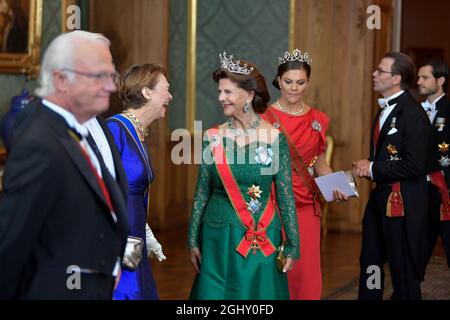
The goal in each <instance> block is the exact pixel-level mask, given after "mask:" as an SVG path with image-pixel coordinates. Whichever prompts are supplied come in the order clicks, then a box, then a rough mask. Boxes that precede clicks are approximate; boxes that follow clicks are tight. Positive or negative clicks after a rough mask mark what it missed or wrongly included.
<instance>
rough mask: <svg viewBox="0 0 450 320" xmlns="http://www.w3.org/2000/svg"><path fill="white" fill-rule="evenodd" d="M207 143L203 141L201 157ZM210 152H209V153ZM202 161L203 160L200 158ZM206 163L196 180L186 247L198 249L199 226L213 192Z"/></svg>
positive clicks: (203, 164) (208, 165)
mask: <svg viewBox="0 0 450 320" xmlns="http://www.w3.org/2000/svg"><path fill="white" fill-rule="evenodd" d="M208 146H209V141H208V140H204V141H203V147H202V155H203V154H204V153H205V152H207V150H208V149H209V148H208ZM209 152H210V151H209ZM202 159H203V158H202ZM210 166H211V164H208V163H207V162H206V161H204V160H203V161H202V164H201V165H200V170H199V172H198V178H197V188H196V189H195V194H194V201H193V203H192V210H191V218H190V220H189V230H188V247H189V248H195V247H199V236H200V224H201V220H202V215H203V213H204V211H205V207H206V205H207V204H208V201H209V199H210V198H211V195H212V191H213V177H212V174H211V171H210V170H209V167H210Z"/></svg>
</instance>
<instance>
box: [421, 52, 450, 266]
mask: <svg viewBox="0 0 450 320" xmlns="http://www.w3.org/2000/svg"><path fill="white" fill-rule="evenodd" d="M448 73H449V70H448V65H447V64H446V63H445V62H444V61H442V60H429V61H427V62H425V64H424V65H423V66H422V67H421V68H420V69H419V73H418V80H417V85H418V87H419V93H420V94H421V95H422V96H425V97H426V99H425V101H424V102H422V107H423V109H424V110H425V111H426V113H427V115H428V118H429V119H430V123H431V124H432V127H433V138H432V153H430V156H429V160H430V161H429V167H428V176H427V180H428V181H429V182H428V184H429V207H428V209H429V218H430V245H429V248H428V250H429V251H428V252H429V255H430V256H431V254H432V253H433V249H434V246H435V245H436V241H437V238H438V237H439V236H440V237H441V239H442V243H443V245H444V249H445V252H446V255H447V265H448V266H449V268H450V198H449V192H448V187H449V186H450V158H449V157H450V148H449V144H450V127H449V124H448V122H449V119H450V100H449V99H448V97H447V90H448Z"/></svg>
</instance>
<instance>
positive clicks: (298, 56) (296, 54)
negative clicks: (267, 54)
mask: <svg viewBox="0 0 450 320" xmlns="http://www.w3.org/2000/svg"><path fill="white" fill-rule="evenodd" d="M294 60H298V61H300V62H306V63H307V64H308V65H310V66H311V63H312V59H311V57H310V56H309V53H308V52H306V51H305V53H303V54H302V52H301V51H300V50H298V49H295V50H294V51H292V54H291V53H290V52H289V51H286V52H285V53H284V56H283V57H278V62H279V63H278V65H280V64H283V63H286V62H288V61H294Z"/></svg>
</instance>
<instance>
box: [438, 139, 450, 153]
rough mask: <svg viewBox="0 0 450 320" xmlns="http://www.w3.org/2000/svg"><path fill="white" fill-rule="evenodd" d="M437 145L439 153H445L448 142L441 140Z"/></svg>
mask: <svg viewBox="0 0 450 320" xmlns="http://www.w3.org/2000/svg"><path fill="white" fill-rule="evenodd" d="M438 147H439V152H440V153H447V152H448V147H449V144H448V143H445V141H442V143H441V144H438Z"/></svg>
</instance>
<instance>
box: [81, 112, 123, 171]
mask: <svg viewBox="0 0 450 320" xmlns="http://www.w3.org/2000/svg"><path fill="white" fill-rule="evenodd" d="M83 126H85V127H86V128H87V129H88V130H89V132H90V133H91V136H92V138H93V139H94V141H95V144H96V145H97V147H98V149H99V150H100V153H101V155H102V158H103V161H104V162H105V165H106V168H108V171H109V173H111V175H112V176H113V178H114V179H116V169H115V167H114V160H113V156H112V152H111V148H110V147H109V144H108V139H106V135H105V133H104V132H103V129H102V127H101V126H100V123H98V120H97V118H96V117H93V118H91V119H89V120H88V121H86V122H85V123H83Z"/></svg>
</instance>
